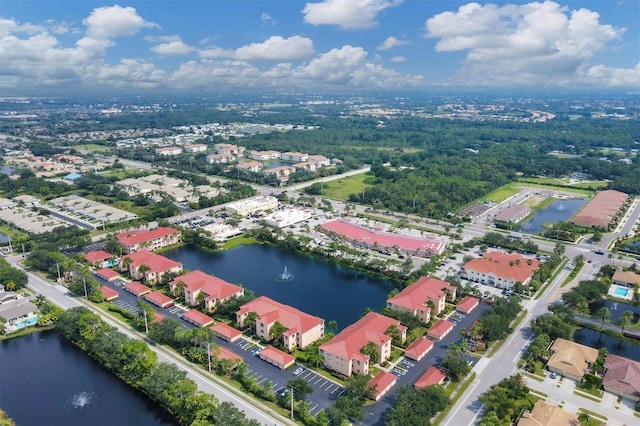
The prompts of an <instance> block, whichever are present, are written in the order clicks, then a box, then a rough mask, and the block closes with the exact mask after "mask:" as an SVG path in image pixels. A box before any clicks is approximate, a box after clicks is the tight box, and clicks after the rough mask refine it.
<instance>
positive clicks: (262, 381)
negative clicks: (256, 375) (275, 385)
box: [258, 377, 271, 385]
mask: <svg viewBox="0 0 640 426" xmlns="http://www.w3.org/2000/svg"><path fill="white" fill-rule="evenodd" d="M267 380H269V378H268V377H265V378H264V379H262V380H260V381H259V382H258V384H259V385H261V384H262V383H264V382H265V381H267ZM269 383H271V381H269Z"/></svg>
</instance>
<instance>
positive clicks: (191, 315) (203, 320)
mask: <svg viewBox="0 0 640 426" xmlns="http://www.w3.org/2000/svg"><path fill="white" fill-rule="evenodd" d="M182 319H184V320H185V321H187V322H190V323H191V324H193V325H195V326H197V327H207V326H209V325H211V324H213V318H211V317H210V316H208V315H205V314H203V313H202V312H199V311H197V310H195V309H191V310H188V311H187V312H185V313H184V314H182Z"/></svg>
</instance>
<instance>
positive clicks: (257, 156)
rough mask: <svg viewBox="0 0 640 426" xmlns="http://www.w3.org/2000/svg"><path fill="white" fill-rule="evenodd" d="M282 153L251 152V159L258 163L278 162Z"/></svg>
mask: <svg viewBox="0 0 640 426" xmlns="http://www.w3.org/2000/svg"><path fill="white" fill-rule="evenodd" d="M280 155H281V154H280V151H251V158H252V159H254V160H257V161H267V160H278V159H279V158H280Z"/></svg>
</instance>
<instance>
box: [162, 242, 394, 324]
mask: <svg viewBox="0 0 640 426" xmlns="http://www.w3.org/2000/svg"><path fill="white" fill-rule="evenodd" d="M162 255H163V256H166V257H168V258H170V259H173V260H175V261H178V262H182V264H183V265H184V267H185V268H186V269H189V270H191V271H193V270H195V269H200V270H201V271H204V272H206V273H208V274H211V275H215V276H217V277H220V278H222V279H223V280H225V281H228V282H231V283H236V284H242V286H243V287H245V288H248V289H250V290H253V292H254V293H255V295H256V296H267V297H270V298H272V299H274V300H277V301H278V302H281V303H285V304H287V305H291V306H293V307H296V308H298V309H300V310H302V311H304V312H307V313H309V314H312V315H316V316H319V317H321V318H324V319H325V321H327V322H329V321H332V320H335V321H336V322H337V323H338V327H339V328H340V329H342V328H344V327H347V326H348V325H350V324H352V323H353V322H355V321H357V320H358V319H359V318H360V316H361V315H362V314H363V312H364V310H365V308H367V307H370V308H372V309H374V310H379V309H380V308H382V307H384V306H385V304H386V299H387V294H389V292H390V291H391V289H392V288H393V286H392V285H391V284H390V283H389V282H387V281H384V280H382V279H380V278H377V277H375V276H373V275H368V274H366V273H364V272H360V271H357V270H354V269H350V268H346V267H343V266H341V265H339V264H336V263H333V262H328V261H325V260H322V259H316V258H314V257H311V256H304V255H301V254H296V253H294V252H290V251H286V250H282V249H280V248H278V247H274V246H270V245H259V244H255V245H248V246H240V247H235V248H233V249H231V250H227V251H224V252H220V253H211V252H207V251H204V250H202V249H199V248H197V247H190V246H184V247H179V248H176V249H172V250H167V251H164V252H163V253H162ZM285 268H286V269H287V272H288V273H289V274H291V275H293V279H292V280H282V279H280V278H281V276H282V275H283V273H284V271H285Z"/></svg>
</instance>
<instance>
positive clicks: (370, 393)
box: [344, 374, 375, 401]
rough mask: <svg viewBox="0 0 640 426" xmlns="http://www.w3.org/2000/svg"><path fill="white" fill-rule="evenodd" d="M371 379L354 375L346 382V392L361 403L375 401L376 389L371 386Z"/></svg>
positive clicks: (366, 376)
mask: <svg viewBox="0 0 640 426" xmlns="http://www.w3.org/2000/svg"><path fill="white" fill-rule="evenodd" d="M369 381H370V377H369V376H368V375H362V374H353V375H351V376H350V377H348V378H347V380H346V381H345V385H344V388H345V391H346V393H347V396H349V397H352V398H357V399H358V400H360V401H364V400H365V399H373V397H374V394H375V389H373V388H372V387H371V386H369Z"/></svg>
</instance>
